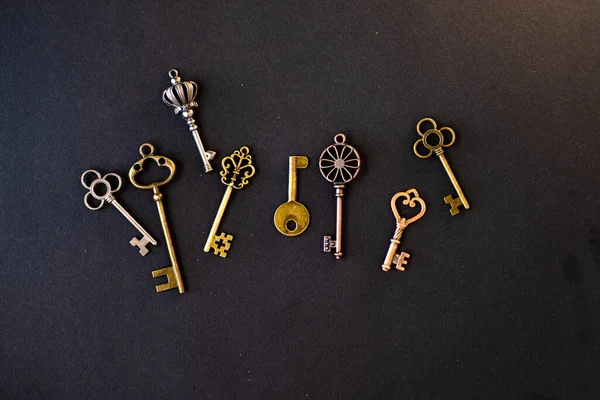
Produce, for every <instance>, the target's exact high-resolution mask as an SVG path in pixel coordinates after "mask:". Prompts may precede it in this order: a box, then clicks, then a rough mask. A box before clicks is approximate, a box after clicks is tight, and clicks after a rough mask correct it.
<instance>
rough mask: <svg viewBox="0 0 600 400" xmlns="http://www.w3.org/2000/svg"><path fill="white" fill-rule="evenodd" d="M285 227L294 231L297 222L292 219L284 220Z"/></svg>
mask: <svg viewBox="0 0 600 400" xmlns="http://www.w3.org/2000/svg"><path fill="white" fill-rule="evenodd" d="M285 227H286V229H287V230H288V231H290V232H294V231H295V230H296V229H297V228H298V224H297V223H296V221H294V220H293V219H290V220H288V221H286V223H285Z"/></svg>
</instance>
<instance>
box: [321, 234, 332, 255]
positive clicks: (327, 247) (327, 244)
mask: <svg viewBox="0 0 600 400" xmlns="http://www.w3.org/2000/svg"><path fill="white" fill-rule="evenodd" d="M332 247H334V245H333V240H331V236H323V251H324V252H325V253H331V248H332Z"/></svg>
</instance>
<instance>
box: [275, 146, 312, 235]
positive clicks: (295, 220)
mask: <svg viewBox="0 0 600 400" xmlns="http://www.w3.org/2000/svg"><path fill="white" fill-rule="evenodd" d="M306 167H308V157H306V156H290V171H289V181H288V201H287V202H286V203H283V204H282V205H280V206H279V207H277V210H275V215H274V216H273V222H274V223H275V227H276V228H277V230H278V231H279V232H281V233H282V234H283V235H285V236H298V235H299V234H301V233H302V232H304V231H305V230H306V228H308V223H309V222H310V214H309V212H308V210H307V209H306V207H305V206H304V205H303V204H302V203H299V202H297V201H296V186H297V177H296V170H297V169H299V168H306Z"/></svg>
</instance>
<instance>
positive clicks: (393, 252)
mask: <svg viewBox="0 0 600 400" xmlns="http://www.w3.org/2000/svg"><path fill="white" fill-rule="evenodd" d="M411 195H412V196H414V197H411ZM399 197H404V200H402V204H404V205H405V206H410V208H414V207H415V206H416V205H417V203H419V205H420V206H421V211H420V212H419V213H418V214H417V215H415V216H414V217H412V218H411V219H409V220H407V219H406V218H404V217H400V213H399V212H398V209H397V208H396V200H398V198H399ZM391 206H392V212H393V213H394V217H395V218H396V230H395V231H394V236H393V237H392V238H391V239H390V242H391V243H390V247H389V249H388V252H387V254H386V255H385V260H384V261H383V265H381V269H383V270H384V271H385V272H387V271H389V270H390V268H391V266H392V264H396V269H397V270H398V271H404V270H405V268H404V266H405V265H406V264H408V260H407V259H408V258H409V257H410V254H408V253H405V252H401V253H400V254H397V250H398V246H399V245H400V238H401V237H402V233H403V232H404V229H406V227H407V226H408V225H409V224H412V223H413V222H415V221H416V220H418V219H419V218H421V217H422V216H423V214H425V202H424V201H423V199H422V198H420V197H419V192H417V190H416V189H409V190H407V191H406V192H398V193H396V194H395V195H394V197H392V201H391Z"/></svg>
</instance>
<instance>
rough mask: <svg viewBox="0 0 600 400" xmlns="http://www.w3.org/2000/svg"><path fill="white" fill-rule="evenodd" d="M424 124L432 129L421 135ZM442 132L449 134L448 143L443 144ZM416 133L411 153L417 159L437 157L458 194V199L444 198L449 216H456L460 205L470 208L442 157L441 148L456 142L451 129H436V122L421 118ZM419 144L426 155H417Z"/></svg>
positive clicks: (450, 196)
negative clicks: (416, 137) (429, 124)
mask: <svg viewBox="0 0 600 400" xmlns="http://www.w3.org/2000/svg"><path fill="white" fill-rule="evenodd" d="M425 122H430V123H431V124H432V125H433V128H432V129H429V130H428V131H426V132H425V133H423V132H422V131H421V125H422V124H423V123H425ZM444 131H447V132H450V135H451V138H452V139H451V140H450V141H449V142H448V143H444V134H443V132H444ZM417 132H418V133H419V135H420V136H421V139H419V140H417V141H416V142H415V144H414V146H413V151H414V152H415V154H416V155H417V157H419V158H429V157H430V156H431V154H432V153H435V155H436V156H438V158H439V159H440V161H441V162H442V165H443V166H444V169H445V170H446V173H447V174H448V177H450V181H451V182H452V185H453V186H454V189H455V190H456V192H457V193H458V198H456V199H455V198H453V197H452V195H450V194H449V195H448V196H446V197H444V202H445V203H446V204H449V205H450V214H452V215H456V214H458V213H460V210H459V208H458V207H459V206H461V205H462V206H463V207H464V208H465V209H466V210H468V209H469V208H470V206H469V202H468V201H467V198H466V197H465V194H464V193H463V191H462V189H461V188H460V185H459V184H458V181H457V180H456V177H455V176H454V173H453V172H452V169H451V168H450V164H448V160H446V156H444V149H443V148H444V147H450V146H452V144H453V143H454V140H456V134H455V133H454V131H453V130H452V129H450V128H448V127H443V128H440V129H438V128H437V124H436V122H435V121H434V120H433V119H431V118H423V119H422V120H420V121H419V123H418V124H417ZM430 136H434V137H437V138H438V143H436V144H431V143H429V142H428V141H427V139H428V138H429V137H430ZM419 143H422V144H423V146H425V148H426V149H427V150H429V152H428V153H426V154H421V153H419V151H418V150H417V146H418V145H419Z"/></svg>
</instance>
